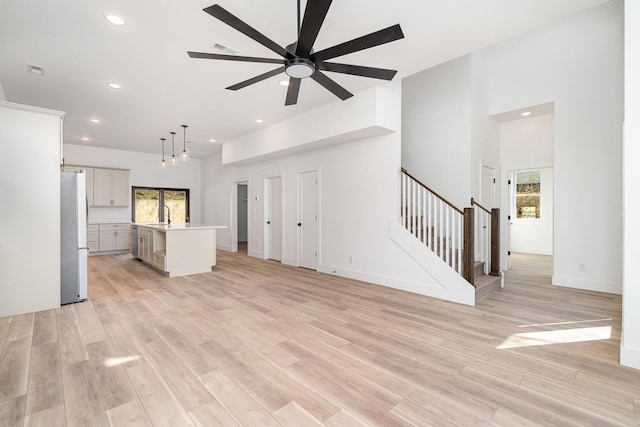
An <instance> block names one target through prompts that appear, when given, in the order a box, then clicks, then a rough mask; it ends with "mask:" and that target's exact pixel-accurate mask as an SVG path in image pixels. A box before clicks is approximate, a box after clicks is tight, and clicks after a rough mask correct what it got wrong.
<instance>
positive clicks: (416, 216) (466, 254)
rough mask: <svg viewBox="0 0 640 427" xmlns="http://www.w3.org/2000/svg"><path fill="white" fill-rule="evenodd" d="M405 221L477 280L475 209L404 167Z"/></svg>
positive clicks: (470, 279)
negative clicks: (450, 198) (459, 203)
mask: <svg viewBox="0 0 640 427" xmlns="http://www.w3.org/2000/svg"><path fill="white" fill-rule="evenodd" d="M401 217H402V225H403V226H404V227H405V228H406V229H407V230H408V231H409V232H411V233H412V234H413V235H414V236H415V237H416V238H417V239H418V240H420V241H421V242H422V243H424V244H425V245H426V246H427V247H429V249H431V250H432V251H433V252H434V253H435V254H437V255H438V256H439V257H440V258H441V259H442V260H443V261H444V262H445V263H447V264H448V265H449V266H450V267H451V268H453V269H454V270H455V271H457V272H458V274H460V275H462V277H464V278H465V279H466V280H467V281H468V282H469V283H471V284H473V282H474V277H473V263H474V259H473V255H474V249H473V247H474V232H473V228H474V227H473V222H474V215H473V209H471V208H466V209H464V211H463V210H462V209H459V208H458V207H456V206H455V205H454V204H453V203H451V202H449V201H448V200H446V199H445V198H444V197H442V196H440V195H439V194H438V193H436V192H435V191H433V190H431V189H430V188H429V187H427V186H426V185H425V184H423V183H421V182H420V181H419V180H418V179H417V178H415V177H413V176H412V175H411V174H409V173H408V172H407V170H406V169H404V168H402V175H401Z"/></svg>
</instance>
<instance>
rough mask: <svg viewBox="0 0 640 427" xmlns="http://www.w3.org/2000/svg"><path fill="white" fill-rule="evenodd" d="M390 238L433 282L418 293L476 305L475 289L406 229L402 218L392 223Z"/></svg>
mask: <svg viewBox="0 0 640 427" xmlns="http://www.w3.org/2000/svg"><path fill="white" fill-rule="evenodd" d="M389 237H390V238H391V240H392V241H393V242H394V243H396V244H397V245H398V246H399V247H400V248H401V249H402V250H403V251H404V252H405V253H407V255H408V256H410V257H411V258H412V259H413V261H414V262H416V263H417V264H418V265H419V266H420V267H421V268H422V269H423V270H424V271H425V273H427V274H428V275H429V276H431V278H433V285H429V284H425V285H424V286H423V287H421V288H420V291H419V292H416V293H419V294H421V295H426V296H431V297H434V298H439V299H442V300H445V301H452V302H457V303H460V304H465V305H470V306H475V305H476V295H475V288H474V287H473V286H472V285H471V284H469V282H467V281H466V280H465V279H463V278H462V276H460V275H459V274H458V273H457V272H456V271H455V270H454V269H452V268H451V267H449V266H448V265H447V264H446V263H445V262H443V261H442V259H440V257H438V256H437V255H436V254H435V253H433V251H431V249H429V248H427V247H426V246H425V245H424V244H423V243H422V242H420V240H418V239H417V238H416V237H415V236H414V235H413V234H411V233H410V232H409V231H408V230H407V229H406V228H404V227H403V226H402V223H401V221H400V219H399V218H391V219H390V220H389Z"/></svg>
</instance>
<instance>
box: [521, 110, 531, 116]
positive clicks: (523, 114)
mask: <svg viewBox="0 0 640 427" xmlns="http://www.w3.org/2000/svg"><path fill="white" fill-rule="evenodd" d="M520 115H521V116H523V117H527V116H530V115H531V111H525V112H524V113H521V114H520Z"/></svg>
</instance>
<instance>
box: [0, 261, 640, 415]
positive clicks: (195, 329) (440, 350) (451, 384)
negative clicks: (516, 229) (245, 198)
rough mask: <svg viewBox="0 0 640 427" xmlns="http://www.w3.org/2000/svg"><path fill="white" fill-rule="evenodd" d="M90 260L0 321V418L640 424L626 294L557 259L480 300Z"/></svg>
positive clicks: (271, 270) (295, 271) (241, 265)
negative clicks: (81, 295)
mask: <svg viewBox="0 0 640 427" xmlns="http://www.w3.org/2000/svg"><path fill="white" fill-rule="evenodd" d="M89 267H90V273H89V277H90V290H89V294H90V299H89V300H88V301H85V302H82V303H79V304H73V305H66V306H63V307H62V308H60V309H56V310H50V311H44V312H38V313H31V314H25V315H19V316H13V317H5V318H0V426H3V427H4V426H22V425H27V426H47V427H52V426H91V425H96V426H109V425H110V426H138V425H140V426H149V425H154V426H183V425H184V426H186V425H198V426H217V425H222V426H237V425H241V426H252V427H253V426H280V425H284V426H296V427H299V426H322V425H326V426H364V425H367V426H373V425H375V426H396V425H408V426H414V425H415V426H427V425H436V426H453V425H455V426H471V425H487V426H488V425H500V426H521V425H522V426H533V425H560V426H585V425H591V426H610V425H615V426H623V425H625V426H632V425H636V426H637V425H640V371H637V370H633V369H629V368H625V367H622V366H620V365H619V364H618V357H619V345H620V314H621V313H620V312H621V298H620V297H619V296H615V295H609V294H601V293H594V292H587V291H580V290H572V289H565V288H558V287H553V286H551V285H550V271H551V270H550V258H549V257H543V256H521V255H517V254H516V255H514V259H513V269H512V270H511V271H510V272H508V273H507V275H506V287H505V288H504V289H502V290H499V291H497V292H495V293H494V294H492V295H490V296H489V297H487V298H485V299H484V300H483V301H482V302H481V303H480V304H479V305H478V306H477V307H475V308H474V307H466V306H462V305H458V304H453V303H447V302H443V301H438V300H434V299H431V298H427V297H422V296H418V295H413V294H409V293H405V292H400V291H395V290H392V289H388V288H384V287H379V286H374V285H369V284H363V283H360V282H356V281H353V280H347V279H342V278H338V277H334V276H330V275H324V274H320V273H316V272H311V271H308V270H304V269H299V268H293V267H288V266H283V265H281V264H279V263H277V262H273V261H263V260H258V259H255V258H249V257H247V256H246V255H240V254H232V253H227V252H220V251H219V252H218V265H217V266H216V267H215V268H214V271H213V272H211V273H207V274H201V275H194V276H189V277H183V278H173V279H169V278H166V277H163V276H161V275H160V274H158V273H156V272H154V271H152V270H150V269H149V268H147V267H145V266H143V265H142V264H140V263H139V262H137V261H134V260H133V259H132V258H131V257H130V255H128V254H126V255H110V256H96V257H91V258H90V262H89ZM541 273H542V274H541ZM607 331H610V334H608V333H607ZM543 344H546V345H543Z"/></svg>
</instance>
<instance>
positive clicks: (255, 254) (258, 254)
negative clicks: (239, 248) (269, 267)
mask: <svg viewBox="0 0 640 427" xmlns="http://www.w3.org/2000/svg"><path fill="white" fill-rule="evenodd" d="M247 255H249V256H252V257H256V258H260V259H264V255H263V254H262V251H251V250H250V251H248V252H247Z"/></svg>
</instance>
